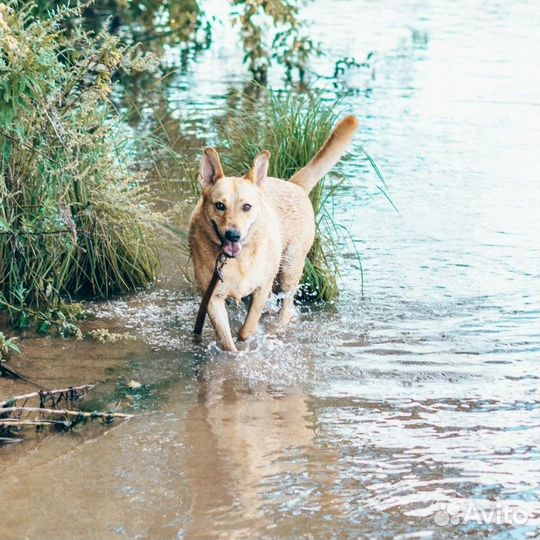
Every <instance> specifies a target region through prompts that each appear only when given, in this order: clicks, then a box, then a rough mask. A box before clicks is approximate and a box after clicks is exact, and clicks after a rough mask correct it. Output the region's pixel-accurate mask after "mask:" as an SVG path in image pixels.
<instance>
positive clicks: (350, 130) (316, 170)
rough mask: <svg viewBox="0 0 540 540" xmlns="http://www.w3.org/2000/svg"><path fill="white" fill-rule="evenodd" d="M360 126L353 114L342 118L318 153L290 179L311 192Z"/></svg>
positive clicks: (335, 161) (341, 153)
mask: <svg viewBox="0 0 540 540" xmlns="http://www.w3.org/2000/svg"><path fill="white" fill-rule="evenodd" d="M357 128H358V120H357V119H356V117H355V116H353V115H352V114H351V115H350V116H346V117H345V118H344V119H343V120H341V121H340V122H339V123H338V125H337V126H336V129H334V131H333V132H332V135H330V137H329V138H328V140H327V141H326V142H325V143H324V145H323V147H322V148H321V149H320V150H319V151H318V152H317V155H316V156H315V157H314V158H313V159H312V160H311V161H310V162H309V163H308V164H307V165H306V166H305V167H302V168H301V169H300V170H299V171H298V172H297V173H295V174H294V176H293V177H292V178H291V179H290V182H294V183H295V184H298V185H299V186H300V187H302V188H304V189H305V191H306V192H307V193H309V192H310V191H311V190H312V189H313V188H314V187H315V186H316V184H317V182H318V181H319V180H320V179H321V178H322V177H323V176H324V175H325V174H327V173H328V172H329V171H330V169H332V167H333V166H334V165H335V164H336V163H337V162H338V161H339V158H340V157H341V156H342V155H343V154H344V153H345V150H347V147H348V146H349V143H350V142H351V140H352V138H353V135H354V132H355V131H356V130H357Z"/></svg>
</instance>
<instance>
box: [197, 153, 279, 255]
mask: <svg viewBox="0 0 540 540" xmlns="http://www.w3.org/2000/svg"><path fill="white" fill-rule="evenodd" d="M269 158H270V153H269V152H267V151H264V152H261V153H260V154H259V155H258V156H257V157H256V158H255V160H254V162H253V166H252V167H251V169H250V170H249V172H248V173H247V174H246V175H245V176H243V177H236V176H225V175H224V173H223V169H222V167H221V162H220V160H219V154H218V153H217V151H216V150H214V148H206V149H205V150H204V157H203V159H202V161H201V171H200V175H199V182H200V184H201V187H202V198H203V201H202V204H203V209H204V214H205V216H206V218H207V220H208V223H209V224H210V226H211V229H212V230H211V231H209V232H210V235H211V236H212V237H213V238H214V240H215V241H216V242H219V243H220V244H221V245H222V247H223V252H224V253H225V254H226V255H227V256H229V257H238V255H240V252H241V251H242V247H243V245H244V243H245V242H246V241H247V240H248V237H249V234H250V231H251V229H252V226H253V224H254V223H255V222H256V221H257V219H258V217H259V214H260V210H261V204H262V197H263V190H262V186H263V184H264V180H265V178H266V175H267V173H268V163H269Z"/></svg>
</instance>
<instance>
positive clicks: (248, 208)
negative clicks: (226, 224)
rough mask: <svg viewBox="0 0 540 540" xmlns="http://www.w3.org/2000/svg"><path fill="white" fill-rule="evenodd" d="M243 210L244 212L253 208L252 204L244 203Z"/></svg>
mask: <svg viewBox="0 0 540 540" xmlns="http://www.w3.org/2000/svg"><path fill="white" fill-rule="evenodd" d="M242 210H243V211H244V212H249V211H250V210H251V204H247V203H246V204H244V206H242Z"/></svg>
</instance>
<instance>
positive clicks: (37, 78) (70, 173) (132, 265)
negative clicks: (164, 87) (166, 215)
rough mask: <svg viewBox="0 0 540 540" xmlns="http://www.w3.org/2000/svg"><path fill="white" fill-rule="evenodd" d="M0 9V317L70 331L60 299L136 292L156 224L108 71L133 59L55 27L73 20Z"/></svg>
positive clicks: (68, 311)
mask: <svg viewBox="0 0 540 540" xmlns="http://www.w3.org/2000/svg"><path fill="white" fill-rule="evenodd" d="M34 9H35V6H34V5H33V4H29V3H28V2H24V3H21V2H15V1H11V2H7V3H0V311H4V312H5V313H6V314H7V317H8V319H9V322H11V323H12V324H14V325H15V326H17V327H19V328H25V327H27V326H28V324H29V323H30V322H31V321H32V320H35V321H37V322H38V330H39V331H40V332H47V331H48V330H49V328H50V326H51V325H57V326H58V327H59V328H60V330H61V332H64V333H74V332H76V328H77V327H76V320H77V318H78V316H79V315H80V309H79V308H78V307H77V306H76V305H73V304H69V303H68V302H67V301H66V300H71V299H72V298H74V297H88V296H91V297H106V296H109V295H111V294H113V293H119V292H125V291H129V290H133V289H136V288H139V287H144V286H146V285H148V284H149V283H150V282H152V281H153V280H154V278H155V276H156V270H157V264H158V259H157V253H156V251H155V249H154V246H155V231H156V227H157V226H158V225H159V224H160V223H161V220H162V216H161V215H160V214H158V213H157V212H155V211H154V210H153V208H152V206H151V204H150V203H149V202H147V191H146V188H145V187H144V185H143V180H144V178H143V176H142V175H141V174H139V173H137V172H135V171H136V169H135V167H134V161H133V159H134V158H133V156H132V152H131V151H130V148H131V146H132V145H130V142H129V136H126V134H125V132H124V129H123V128H122V124H121V122H120V119H119V116H118V114H117V113H116V111H115V110H114V108H113V106H112V105H111V103H110V100H109V97H110V95H111V93H112V91H113V84H112V78H113V75H114V74H115V73H116V72H117V71H119V70H122V69H125V70H142V69H144V68H145V59H144V58H142V57H140V56H137V54H136V53H135V51H133V50H132V49H128V48H126V47H125V46H122V45H121V44H120V42H119V41H118V40H117V39H116V38H114V37H112V36H110V35H109V34H107V33H106V32H101V33H99V34H98V35H92V34H89V33H87V32H85V31H83V30H81V29H80V28H77V27H73V28H71V29H70V30H69V31H67V30H64V29H63V28H65V26H63V24H62V23H63V21H65V20H66V18H68V17H76V16H78V15H79V14H80V11H79V9H78V8H70V9H68V8H59V9H58V10H57V11H56V12H54V13H52V14H51V16H50V17H47V18H45V19H41V18H38V17H36V16H35V14H34Z"/></svg>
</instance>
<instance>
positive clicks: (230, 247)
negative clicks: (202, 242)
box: [223, 242, 242, 257]
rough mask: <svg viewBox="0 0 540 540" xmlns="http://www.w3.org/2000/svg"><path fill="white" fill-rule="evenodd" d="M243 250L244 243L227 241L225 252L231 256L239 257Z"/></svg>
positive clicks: (224, 246) (224, 247)
mask: <svg viewBox="0 0 540 540" xmlns="http://www.w3.org/2000/svg"><path fill="white" fill-rule="evenodd" d="M241 251H242V245H241V244H240V243H239V242H225V243H224V244H223V252H224V253H225V254H226V255H228V256H229V257H238V255H240V252H241Z"/></svg>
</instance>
